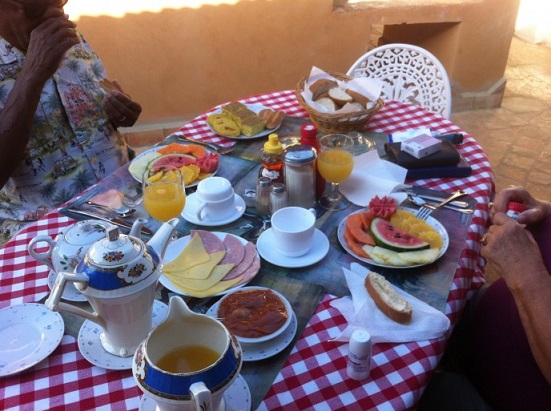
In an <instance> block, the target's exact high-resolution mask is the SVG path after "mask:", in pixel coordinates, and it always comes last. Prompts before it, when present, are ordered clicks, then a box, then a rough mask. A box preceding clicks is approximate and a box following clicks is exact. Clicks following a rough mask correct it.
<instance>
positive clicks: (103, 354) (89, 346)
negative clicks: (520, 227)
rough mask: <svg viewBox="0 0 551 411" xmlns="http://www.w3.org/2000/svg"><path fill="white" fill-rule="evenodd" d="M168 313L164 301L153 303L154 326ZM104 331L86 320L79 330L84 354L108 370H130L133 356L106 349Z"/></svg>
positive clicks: (79, 344)
mask: <svg viewBox="0 0 551 411" xmlns="http://www.w3.org/2000/svg"><path fill="white" fill-rule="evenodd" d="M167 314H168V306H167V305H166V304H165V303H163V302H162V301H158V300H155V302H154V303H153V327H155V326H157V325H159V324H160V323H161V322H162V321H163V320H164V319H165V318H166V315H167ZM102 332H103V328H101V327H100V326H99V325H98V324H96V323H94V322H92V321H90V320H86V321H84V323H83V324H82V326H81V327H80V331H79V332H78V349H79V351H80V353H81V354H82V356H83V357H84V358H86V359H87V360H88V361H89V362H91V363H92V364H94V365H97V366H98V367H101V368H105V369H107V370H130V369H131V368H132V358H133V356H130V357H119V356H117V355H113V354H110V353H108V352H107V351H105V349H104V348H103V346H102V345H101V342H100V334H101V333H102Z"/></svg>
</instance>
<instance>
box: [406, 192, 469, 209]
mask: <svg viewBox="0 0 551 411" xmlns="http://www.w3.org/2000/svg"><path fill="white" fill-rule="evenodd" d="M404 193H406V194H412V195H415V196H417V197H421V198H422V199H424V200H430V201H436V202H438V203H439V202H441V201H442V200H445V198H442V197H436V196H431V195H426V194H419V193H418V192H416V191H413V190H407V189H406V190H404ZM449 204H450V205H453V206H455V207H459V208H467V207H469V203H468V202H466V201H461V200H454V201H451V202H450V203H449Z"/></svg>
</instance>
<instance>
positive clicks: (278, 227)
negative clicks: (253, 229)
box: [256, 207, 329, 268]
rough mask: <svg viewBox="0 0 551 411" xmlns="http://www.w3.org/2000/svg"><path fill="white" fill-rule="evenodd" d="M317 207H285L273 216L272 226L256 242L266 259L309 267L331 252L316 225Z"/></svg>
mask: <svg viewBox="0 0 551 411" xmlns="http://www.w3.org/2000/svg"><path fill="white" fill-rule="evenodd" d="M315 222H316V217H315V210H314V209H306V208H302V207H285V208H282V209H280V210H278V211H276V212H275V213H274V214H273V215H272V218H271V223H272V227H271V228H269V229H268V230H266V231H264V232H263V233H262V234H261V235H260V237H258V240H257V242H256V249H257V251H258V253H259V254H260V256H261V257H262V258H264V259H265V260H266V261H268V262H270V263H272V264H274V265H277V266H280V267H286V268H299V267H307V266H309V265H312V264H315V263H317V262H318V261H320V260H321V259H323V258H324V257H325V256H326V255H327V253H328V251H329V239H328V238H327V237H326V235H325V234H323V232H321V231H320V230H318V229H317V228H315V227H314V224H315Z"/></svg>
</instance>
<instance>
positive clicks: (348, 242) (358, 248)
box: [344, 230, 370, 258]
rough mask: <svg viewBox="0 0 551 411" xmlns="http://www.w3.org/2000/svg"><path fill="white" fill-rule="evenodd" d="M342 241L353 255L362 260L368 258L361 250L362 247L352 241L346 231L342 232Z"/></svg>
mask: <svg viewBox="0 0 551 411" xmlns="http://www.w3.org/2000/svg"><path fill="white" fill-rule="evenodd" d="M344 240H345V241H346V245H348V248H350V250H352V252H353V253H354V254H357V255H358V256H360V257H363V258H370V257H369V255H368V254H367V253H366V252H365V251H364V250H363V248H362V246H361V245H360V244H358V243H357V242H356V241H354V239H353V238H352V236H351V235H350V233H349V231H348V230H344Z"/></svg>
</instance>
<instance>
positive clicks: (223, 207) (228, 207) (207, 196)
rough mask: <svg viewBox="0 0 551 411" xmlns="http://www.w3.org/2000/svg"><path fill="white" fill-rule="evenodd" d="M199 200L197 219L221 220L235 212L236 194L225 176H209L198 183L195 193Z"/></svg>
mask: <svg viewBox="0 0 551 411" xmlns="http://www.w3.org/2000/svg"><path fill="white" fill-rule="evenodd" d="M195 195H196V196H197V200H198V206H197V209H196V215H197V219H198V220H199V221H203V220H205V219H207V218H208V219H209V220H210V221H220V220H225V219H226V218H229V217H231V216H232V215H233V214H234V213H235V207H234V202H235V198H234V197H235V195H234V190H233V187H232V186H231V183H230V182H229V180H228V179H226V178H224V177H209V178H206V179H204V180H202V181H201V182H200V183H199V184H198V185H197V191H196V193H195Z"/></svg>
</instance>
